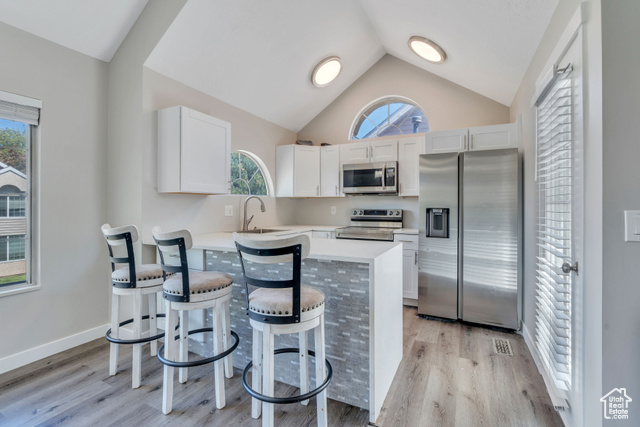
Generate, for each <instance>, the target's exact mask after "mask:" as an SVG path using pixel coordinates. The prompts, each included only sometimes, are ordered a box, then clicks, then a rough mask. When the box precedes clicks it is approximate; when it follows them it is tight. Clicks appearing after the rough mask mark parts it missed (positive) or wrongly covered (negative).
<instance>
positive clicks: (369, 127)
mask: <svg viewBox="0 0 640 427" xmlns="http://www.w3.org/2000/svg"><path fill="white" fill-rule="evenodd" d="M418 132H429V122H428V121H427V117H426V116H425V115H424V112H423V111H422V108H420V107H419V106H418V104H416V103H415V102H413V101H412V100H410V99H409V98H404V97H401V96H387V97H384V98H379V99H376V100H375V101H373V102H372V103H371V104H369V105H367V106H366V107H364V109H362V111H361V112H360V113H359V114H358V116H357V117H356V119H355V120H354V122H353V124H352V125H351V132H350V134H349V138H350V139H365V138H377V137H379V136H387V135H404V134H410V133H418Z"/></svg>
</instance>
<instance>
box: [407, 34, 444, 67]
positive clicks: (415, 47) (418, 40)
mask: <svg viewBox="0 0 640 427" xmlns="http://www.w3.org/2000/svg"><path fill="white" fill-rule="evenodd" d="M409 48H410V49H411V50H412V51H413V53H415V54H416V55H418V56H419V57H420V58H423V59H426V60H427V61H430V62H435V63H436V64H440V63H442V62H444V60H445V59H447V54H446V53H444V50H442V48H441V47H440V46H438V45H437V44H435V43H434V42H432V41H431V40H429V39H426V38H424V37H420V36H413V37H411V38H410V39H409Z"/></svg>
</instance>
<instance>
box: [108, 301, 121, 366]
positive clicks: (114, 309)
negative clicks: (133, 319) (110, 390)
mask: <svg viewBox="0 0 640 427" xmlns="http://www.w3.org/2000/svg"><path fill="white" fill-rule="evenodd" d="M119 318H120V295H117V294H112V295H111V336H112V337H113V338H120V325H119V323H120V319H119ZM118 349H119V347H118V344H115V343H111V345H110V354H109V375H115V374H116V372H118Z"/></svg>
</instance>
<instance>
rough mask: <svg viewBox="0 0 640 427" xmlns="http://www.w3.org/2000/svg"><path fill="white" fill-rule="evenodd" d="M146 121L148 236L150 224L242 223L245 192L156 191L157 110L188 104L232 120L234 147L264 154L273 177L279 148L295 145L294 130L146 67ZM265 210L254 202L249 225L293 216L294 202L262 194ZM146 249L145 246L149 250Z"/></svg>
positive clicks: (218, 227) (220, 227) (222, 227)
mask: <svg viewBox="0 0 640 427" xmlns="http://www.w3.org/2000/svg"><path fill="white" fill-rule="evenodd" d="M143 79H144V90H143V92H144V101H143V111H144V114H143V116H144V121H143V129H142V131H143V138H142V143H143V147H142V150H143V155H142V170H143V182H142V228H141V232H142V235H143V237H144V238H146V239H152V237H151V228H152V227H153V226H154V225H160V226H162V227H163V228H164V229H167V230H169V229H176V228H188V229H190V230H191V232H192V233H204V232H212V231H235V230H238V229H239V228H241V227H242V225H241V224H242V217H241V215H242V209H241V208H242V205H243V203H242V202H243V201H244V199H245V198H246V196H235V195H230V196H220V195H216V196H202V195H189V194H159V193H158V192H157V179H156V177H157V146H158V143H157V141H158V138H157V123H158V122H157V113H156V110H159V109H162V108H166V107H171V106H174V105H184V106H187V107H189V108H193V109H195V110H197V111H200V112H202V113H205V114H209V115H211V116H214V117H217V118H219V119H221V120H224V121H227V122H229V123H231V150H232V151H235V150H238V149H242V150H246V151H250V152H252V153H254V154H256V155H257V156H258V157H260V158H261V159H262V161H263V162H264V163H265V165H266V166H267V169H269V171H270V173H271V176H272V177H273V178H275V151H276V150H275V147H276V145H281V144H293V143H294V142H295V139H296V134H295V133H294V132H292V131H290V130H287V129H284V128H282V127H280V126H278V125H275V124H273V123H270V122H268V121H266V120H263V119H261V118H259V117H256V116H254V115H251V114H249V113H247V112H245V111H243V110H241V109H239V108H236V107H233V106H232V105H229V104H226V103H224V102H222V101H219V100H217V99H215V98H212V97H211V96H209V95H206V94H204V93H202V92H198V91H197V90H195V89H192V88H190V87H188V86H185V85H183V84H182V83H179V82H176V81H175V80H172V79H170V78H168V77H165V76H163V75H161V74H159V73H157V72H155V71H153V70H150V69H148V68H145V69H144V73H143ZM262 199H263V200H264V202H265V205H266V208H267V211H266V212H265V213H262V212H260V208H259V203H258V202H257V201H255V200H254V201H251V202H250V203H249V205H248V209H247V210H248V217H250V216H251V215H254V214H255V218H254V220H253V221H252V222H251V226H252V227H253V226H258V227H260V226H267V225H281V224H287V223H289V224H290V223H292V222H293V221H294V213H293V212H294V209H293V205H292V202H291V201H289V200H287V199H275V198H273V197H262ZM225 205H232V206H233V212H234V215H233V216H232V217H225V216H224V206H225ZM145 253H146V251H145Z"/></svg>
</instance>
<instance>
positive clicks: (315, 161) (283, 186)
mask: <svg viewBox="0 0 640 427" xmlns="http://www.w3.org/2000/svg"><path fill="white" fill-rule="evenodd" d="M319 195H320V147H317V146H307V145H280V146H278V147H276V197H318V196H319Z"/></svg>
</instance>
